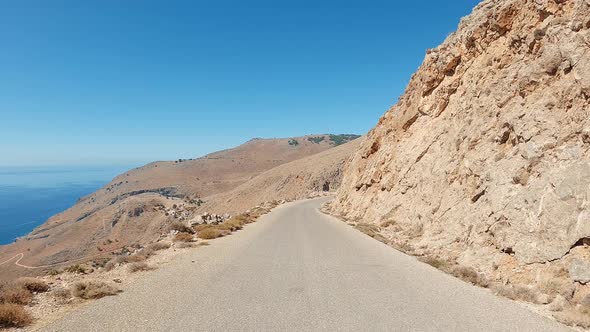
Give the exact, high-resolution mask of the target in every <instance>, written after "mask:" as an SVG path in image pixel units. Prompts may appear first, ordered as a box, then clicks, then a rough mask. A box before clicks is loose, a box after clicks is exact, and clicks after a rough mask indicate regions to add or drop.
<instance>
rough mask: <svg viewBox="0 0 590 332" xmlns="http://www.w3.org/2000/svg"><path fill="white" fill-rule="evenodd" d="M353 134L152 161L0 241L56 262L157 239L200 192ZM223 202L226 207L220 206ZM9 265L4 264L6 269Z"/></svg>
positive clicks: (29, 258)
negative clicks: (17, 235) (18, 235)
mask: <svg viewBox="0 0 590 332" xmlns="http://www.w3.org/2000/svg"><path fill="white" fill-rule="evenodd" d="M356 137H358V136H356V135H312V136H304V137H297V138H285V139H254V140H251V141H249V142H247V143H245V144H243V145H241V146H239V147H237V148H234V149H229V150H224V151H220V152H215V153H212V154H209V155H207V156H204V157H202V158H198V159H195V160H177V161H174V162H154V163H151V164H148V165H145V166H143V167H139V168H137V169H134V170H130V171H129V172H126V173H124V174H122V175H119V176H117V177H116V178H115V179H114V180H113V181H111V182H110V183H109V184H107V185H106V186H104V187H103V188H101V189H100V190H98V191H96V192H95V193H93V194H91V195H88V196H86V197H84V198H82V199H80V200H79V202H78V203H77V204H76V205H75V206H73V207H71V208H70V209H68V210H66V211H64V212H62V213H59V214H57V215H55V216H53V217H52V218H50V219H49V220H48V221H47V222H46V223H44V224H43V225H41V226H39V227H38V228H37V229H35V230H34V231H33V232H31V234H29V235H28V236H26V237H24V238H22V239H19V240H18V241H17V242H15V243H14V244H11V245H8V246H2V247H0V261H3V260H6V259H8V258H10V257H12V256H14V255H16V254H19V253H26V255H25V257H24V259H23V260H22V262H20V263H21V264H23V265H31V266H39V265H52V264H58V263H62V262H69V261H71V260H72V259H78V258H84V257H93V256H101V255H104V254H107V253H110V252H112V251H118V250H121V248H124V247H128V246H133V245H137V244H143V243H146V242H150V241H153V240H155V239H157V238H158V237H159V236H161V234H163V233H166V232H167V231H168V227H169V226H170V224H171V223H172V222H173V221H175V220H177V219H179V218H180V219H186V218H188V217H189V216H191V215H193V214H194V213H196V212H197V211H198V209H199V205H200V204H201V203H202V200H204V201H208V200H209V199H208V197H210V196H212V195H215V194H220V193H223V192H226V191H229V190H233V189H235V188H236V187H238V186H240V185H241V184H244V183H246V182H247V181H249V180H250V179H252V178H254V177H256V176H257V175H259V174H261V173H263V172H264V171H267V170H270V169H272V168H275V167H277V166H279V165H282V164H285V163H289V162H291V161H294V160H298V159H301V158H303V157H307V156H312V155H315V154H318V153H321V152H324V151H327V150H330V149H332V148H334V147H337V146H338V145H341V144H343V143H345V142H348V141H350V140H353V139H355V138H356ZM345 145H346V144H345ZM338 148H341V147H339V146H338ZM352 151H353V150H352V149H349V150H348V153H352ZM276 198H277V197H274V198H273V199H276ZM179 206H182V211H180V210H181V209H180V208H177V207H179ZM250 207H251V206H247V207H245V209H247V208H250ZM219 208H220V210H223V206H220V207H219ZM172 210H174V211H175V212H172ZM177 210H178V211H177ZM177 212H178V213H177ZM236 212H238V211H236ZM11 268H12V269H13V270H15V271H14V273H12V272H11V274H13V275H14V274H18V272H19V271H21V270H22V269H19V268H17V267H14V266H12V267H11ZM7 270H8V268H5V267H3V271H2V272H7Z"/></svg>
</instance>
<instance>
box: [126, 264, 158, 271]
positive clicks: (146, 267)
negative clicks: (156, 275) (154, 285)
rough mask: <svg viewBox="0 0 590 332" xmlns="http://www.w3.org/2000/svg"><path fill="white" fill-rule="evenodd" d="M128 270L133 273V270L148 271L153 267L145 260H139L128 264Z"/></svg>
mask: <svg viewBox="0 0 590 332" xmlns="http://www.w3.org/2000/svg"><path fill="white" fill-rule="evenodd" d="M127 269H128V270H129V272H131V273H135V272H140V271H149V270H153V269H154V268H153V267H151V266H149V265H148V264H147V263H145V262H141V263H133V264H129V267H128V268H127Z"/></svg>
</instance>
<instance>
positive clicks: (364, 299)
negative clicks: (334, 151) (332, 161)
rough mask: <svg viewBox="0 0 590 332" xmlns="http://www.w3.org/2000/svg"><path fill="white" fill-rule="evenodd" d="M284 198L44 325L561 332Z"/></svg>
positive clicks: (308, 204) (311, 205)
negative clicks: (236, 228)
mask: <svg viewBox="0 0 590 332" xmlns="http://www.w3.org/2000/svg"><path fill="white" fill-rule="evenodd" d="M322 201H324V200H321V199H320V200H309V201H301V202H295V203H289V204H286V205H283V206H281V207H279V208H277V209H275V210H274V211H273V212H272V213H270V214H268V215H266V216H264V217H263V218H262V219H261V220H260V221H259V222H257V223H255V224H252V225H249V226H247V227H246V229H244V230H243V231H240V232H238V233H236V234H233V235H231V236H229V237H226V238H222V239H218V240H215V241H212V242H211V245H210V246H208V247H200V248H197V249H194V250H192V251H190V252H188V253H186V254H183V255H180V256H179V257H178V258H176V259H175V260H174V261H172V262H171V263H170V264H169V265H167V266H166V267H164V268H161V269H159V270H157V271H154V272H149V273H147V274H146V275H145V276H144V277H142V278H141V279H139V280H138V281H136V282H135V283H133V284H132V285H131V286H130V287H129V289H127V290H126V291H125V292H124V293H121V294H120V295H118V296H115V297H109V298H104V299H101V300H98V301H96V302H93V303H91V304H90V305H88V306H85V307H83V308H82V309H80V310H78V311H75V312H72V313H70V314H68V315H67V316H66V317H65V318H63V319H62V320H60V321H58V322H56V323H54V324H53V325H51V326H48V327H46V330H48V331H334V330H339V331H535V332H539V331H559V330H565V331H567V330H568V329H566V328H565V327H564V326H562V325H559V324H557V323H555V322H553V321H551V320H548V319H546V318H543V317H541V316H538V315H537V314H535V313H533V312H531V311H529V310H528V309H526V308H525V307H524V306H523V305H520V304H517V303H514V302H511V301H508V300H505V299H501V298H498V297H495V296H493V295H492V294H491V293H490V292H489V291H487V290H484V289H480V288H477V287H474V286H471V285H468V284H466V283H464V282H462V281H460V280H457V279H455V278H453V277H450V276H448V275H446V274H444V273H441V272H439V271H438V270H436V269H434V268H432V267H430V266H428V265H426V264H423V263H420V262H418V261H417V260H416V259H415V258H412V257H409V256H406V255H404V254H401V253H399V252H397V251H395V250H393V249H391V248H390V247H388V246H386V245H384V244H382V243H380V242H377V241H375V240H373V239H371V238H369V237H367V236H366V235H364V234H361V233H360V232H358V231H356V230H354V229H353V228H351V227H350V226H348V225H346V224H345V223H343V222H341V221H339V220H336V219H334V218H332V217H328V216H325V215H323V214H322V213H320V212H319V211H318V210H317V209H318V207H319V205H320V203H321V202H322Z"/></svg>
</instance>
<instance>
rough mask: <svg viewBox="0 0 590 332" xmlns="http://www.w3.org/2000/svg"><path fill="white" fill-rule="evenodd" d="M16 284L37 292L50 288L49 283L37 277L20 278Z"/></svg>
mask: <svg viewBox="0 0 590 332" xmlns="http://www.w3.org/2000/svg"><path fill="white" fill-rule="evenodd" d="M16 284H17V285H19V286H21V287H22V288H24V289H26V290H28V291H30V292H35V293H45V292H47V291H48V290H49V285H48V284H47V283H46V282H45V281H43V280H40V279H37V278H19V279H18V280H17V281H16Z"/></svg>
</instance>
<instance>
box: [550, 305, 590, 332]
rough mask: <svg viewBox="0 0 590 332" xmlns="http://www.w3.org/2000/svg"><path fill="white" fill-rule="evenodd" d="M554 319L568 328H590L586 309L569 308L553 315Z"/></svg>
mask: <svg viewBox="0 0 590 332" xmlns="http://www.w3.org/2000/svg"><path fill="white" fill-rule="evenodd" d="M554 317H555V319H557V321H559V322H561V323H563V324H566V325H569V326H574V327H581V328H584V329H588V328H590V312H589V311H588V309H587V307H581V308H574V307H569V308H567V309H565V310H563V311H562V312H558V313H556V314H554Z"/></svg>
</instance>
